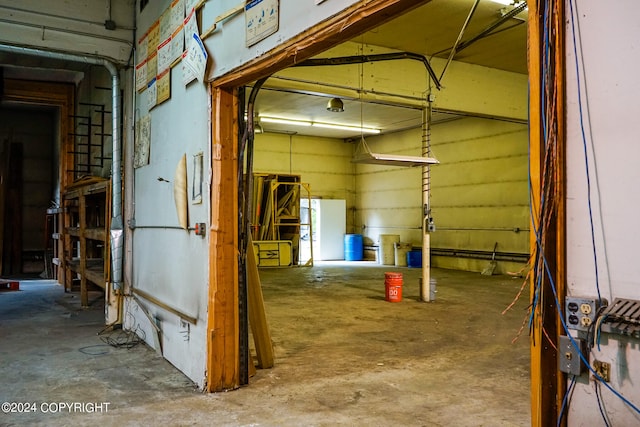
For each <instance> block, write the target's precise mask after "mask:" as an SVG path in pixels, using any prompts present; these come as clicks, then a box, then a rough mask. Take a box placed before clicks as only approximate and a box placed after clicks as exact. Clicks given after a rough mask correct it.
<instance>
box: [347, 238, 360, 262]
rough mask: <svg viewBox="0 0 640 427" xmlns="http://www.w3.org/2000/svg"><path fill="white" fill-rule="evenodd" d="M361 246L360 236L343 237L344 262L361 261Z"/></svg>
mask: <svg viewBox="0 0 640 427" xmlns="http://www.w3.org/2000/svg"><path fill="white" fill-rule="evenodd" d="M362 256H363V244H362V234H345V235H344V259H345V261H362Z"/></svg>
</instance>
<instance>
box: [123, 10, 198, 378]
mask: <svg viewBox="0 0 640 427" xmlns="http://www.w3.org/2000/svg"><path fill="white" fill-rule="evenodd" d="M169 3H170V2H169V1H168V0H167V1H163V2H149V4H148V5H147V7H146V8H145V9H144V11H143V13H142V15H141V16H140V17H139V21H138V24H139V28H140V31H143V32H144V31H146V29H147V28H148V26H149V25H150V24H151V23H152V22H153V21H154V20H156V19H157V18H158V16H159V15H160V13H162V12H163V11H164V10H165V9H166V8H167V7H168V6H169ZM147 94H148V91H144V92H142V93H141V94H139V95H138V96H137V97H136V105H135V113H136V120H138V119H140V118H142V117H144V116H146V115H150V116H151V147H150V157H149V164H148V165H146V166H142V167H140V168H137V169H135V171H134V180H135V192H134V206H135V208H134V209H135V214H134V217H133V218H127V220H134V221H135V225H136V227H137V228H135V229H134V230H132V231H131V233H133V239H132V246H133V247H132V255H131V258H132V259H131V260H130V261H131V262H132V263H133V266H134V270H133V278H132V285H133V287H134V288H137V289H140V290H142V291H145V292H147V293H149V294H151V295H153V296H154V297H155V298H157V299H158V300H159V301H161V302H162V303H164V304H167V305H169V306H171V307H173V308H174V309H176V310H178V311H179V312H181V313H184V314H185V315H187V316H193V317H195V318H196V319H197V323H196V324H195V325H194V324H189V326H188V330H187V329H186V328H185V327H184V325H181V322H180V316H178V315H176V314H173V313H170V312H168V311H166V310H164V309H163V308H160V307H157V306H155V305H154V304H152V303H149V302H148V301H145V300H144V299H142V298H140V299H139V301H140V302H141V304H142V305H143V306H144V308H145V309H146V310H147V312H148V314H149V315H150V316H151V317H152V318H153V319H154V322H155V323H156V325H157V326H158V327H159V328H160V330H161V333H160V342H161V344H162V351H163V355H164V356H165V357H166V358H167V360H169V361H170V362H171V363H172V364H173V365H175V366H176V367H177V368H179V369H180V370H181V371H183V372H184V373H185V374H186V375H187V376H188V377H189V378H191V379H192V380H193V381H195V382H196V383H198V384H199V385H200V386H203V384H204V377H205V364H206V363H205V362H206V329H207V304H208V272H209V259H208V245H209V243H208V237H205V238H203V237H200V236H196V235H195V234H194V232H193V231H192V230H191V231H186V230H183V229H179V227H178V226H179V223H178V216H177V212H176V208H175V202H174V196H173V183H174V176H175V171H176V167H177V165H178V162H179V161H180V159H181V157H182V155H183V154H186V156H187V187H188V200H189V206H188V212H189V213H188V217H189V226H190V227H194V225H195V223H197V222H202V223H206V224H208V223H209V197H208V195H209V181H208V177H209V176H210V165H209V161H208V160H207V159H209V158H210V152H209V133H210V131H209V129H210V110H209V96H208V92H207V87H206V85H205V84H202V83H200V82H198V81H194V82H192V83H191V84H189V85H188V86H187V87H185V86H184V84H183V83H182V71H181V67H180V66H179V65H178V66H177V67H174V68H173V69H172V71H171V98H170V99H169V100H168V101H166V102H164V103H162V104H160V105H157V106H155V107H154V108H152V109H151V110H149V107H148V103H147ZM199 152H202V153H203V155H204V159H205V165H204V174H203V175H204V180H205V182H204V183H203V197H202V203H201V204H192V203H191V200H192V179H193V176H194V174H193V172H194V168H193V158H194V155H196V154H197V153H199ZM128 161H133V159H128ZM167 181H169V182H167ZM136 305H137V304H136V303H134V302H131V301H129V307H131V309H130V311H129V312H130V313H131V314H133V317H132V322H134V323H135V324H136V326H139V327H140V328H142V329H143V330H144V331H145V334H143V335H145V339H146V341H147V343H148V344H149V345H151V346H154V347H157V346H156V344H155V342H154V334H153V333H152V329H151V327H150V323H149V320H148V318H147V314H145V312H144V311H143V310H142V309H141V308H138V309H136V308H135V306H136Z"/></svg>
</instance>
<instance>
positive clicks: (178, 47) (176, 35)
mask: <svg viewBox="0 0 640 427" xmlns="http://www.w3.org/2000/svg"><path fill="white" fill-rule="evenodd" d="M183 32H184V26H183V25H182V24H180V26H179V27H178V29H177V30H176V31H174V32H173V34H171V63H172V64H173V63H174V62H176V61H177V60H179V59H181V58H182V52H184V35H183V34H182V33H183Z"/></svg>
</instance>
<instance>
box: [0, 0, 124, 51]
mask: <svg viewBox="0 0 640 427" xmlns="http://www.w3.org/2000/svg"><path fill="white" fill-rule="evenodd" d="M108 3H110V4H111V12H110V15H111V17H110V18H109V10H108V9H107V4H108ZM135 4H136V2H135V0H113V1H111V2H104V1H103V2H96V1H94V0H67V1H40V0H22V1H19V2H16V1H13V0H0V34H2V36H1V37H0V38H1V42H0V43H6V44H16V45H20V46H31V47H38V48H46V49H53V50H57V51H64V52H70V53H76V54H87V55H97V56H102V57H106V58H109V59H111V60H112V61H114V62H119V63H126V62H127V60H128V59H129V56H130V55H131V50H132V48H133V43H132V40H133V28H134V22H133V9H134V7H135ZM108 19H111V20H112V21H114V22H115V23H116V29H115V30H107V29H106V28H105V26H104V23H105V21H106V20H108Z"/></svg>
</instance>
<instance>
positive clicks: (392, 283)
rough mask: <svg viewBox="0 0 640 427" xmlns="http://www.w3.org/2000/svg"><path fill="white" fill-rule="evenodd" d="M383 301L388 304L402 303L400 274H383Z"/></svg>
mask: <svg viewBox="0 0 640 427" xmlns="http://www.w3.org/2000/svg"><path fill="white" fill-rule="evenodd" d="M384 299H385V300H386V301H388V302H400V301H402V273H384Z"/></svg>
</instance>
